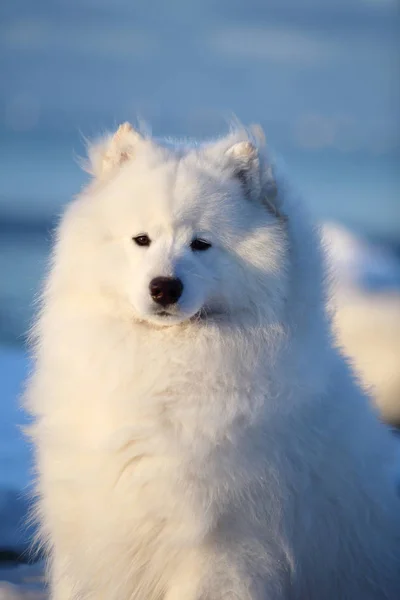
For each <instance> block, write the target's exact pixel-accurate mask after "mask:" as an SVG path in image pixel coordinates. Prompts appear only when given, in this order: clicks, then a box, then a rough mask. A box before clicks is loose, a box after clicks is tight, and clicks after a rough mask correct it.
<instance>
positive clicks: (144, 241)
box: [132, 234, 151, 246]
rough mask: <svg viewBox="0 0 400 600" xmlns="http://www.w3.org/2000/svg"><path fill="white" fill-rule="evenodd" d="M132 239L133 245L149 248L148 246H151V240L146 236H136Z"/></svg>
mask: <svg viewBox="0 0 400 600" xmlns="http://www.w3.org/2000/svg"><path fill="white" fill-rule="evenodd" d="M132 239H133V241H134V242H135V244H137V245H138V246H150V244H151V239H150V238H149V236H148V235H146V234H142V235H137V236H136V237H134V238H132Z"/></svg>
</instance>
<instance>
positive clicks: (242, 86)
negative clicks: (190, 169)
mask: <svg viewBox="0 0 400 600" xmlns="http://www.w3.org/2000/svg"><path fill="white" fill-rule="evenodd" d="M399 34H400V11H399V4H398V2H397V0H324V1H322V0H247V1H245V0H153V1H152V2H138V1H136V2H135V1H133V0H36V1H35V2H32V0H3V1H2V2H1V3H0V72H1V79H0V140H1V142H0V273H1V278H0V377H1V394H2V398H1V400H0V487H1V485H3V487H4V488H7V486H8V487H10V488H21V487H23V486H24V485H25V483H26V481H27V464H28V449H27V448H26V446H25V445H24V444H23V443H22V442H21V440H20V438H19V434H17V433H16V427H15V424H16V422H17V421H18V422H21V421H22V420H23V417H22V415H21V414H20V413H18V412H17V404H16V397H17V395H18V390H19V389H20V386H21V380H22V379H23V376H24V373H25V372H26V370H27V368H28V367H27V361H26V359H25V354H24V352H23V342H24V336H25V334H26V331H27V328H28V323H29V320H30V318H31V315H32V307H33V298H34V295H35V293H36V291H37V289H38V285H39V282H40V279H41V277H42V274H43V269H44V265H45V262H46V258H47V255H48V250H49V242H50V238H51V234H50V232H51V228H52V224H53V223H54V220H55V218H56V217H57V215H58V214H59V212H60V209H61V207H62V205H63V204H64V202H66V201H67V200H68V199H69V198H70V197H71V196H72V195H73V194H75V193H77V192H78V191H79V189H80V187H81V186H82V184H83V183H84V181H85V180H86V176H85V174H84V173H82V172H81V171H80V169H79V167H78V164H77V160H76V159H77V157H78V156H81V155H82V154H83V153H84V138H85V137H89V138H90V137H91V136H95V135H97V134H98V133H99V132H102V131H103V130H105V129H108V128H113V127H116V126H117V125H118V124H119V123H120V122H122V121H124V120H131V121H135V120H136V119H137V117H140V118H143V119H144V120H146V121H148V122H149V123H150V124H151V126H152V129H153V131H154V133H155V134H156V135H164V134H168V135H177V136H179V135H188V136H209V135H215V134H216V133H219V132H222V131H224V129H226V124H227V122H228V121H229V119H230V118H231V116H232V113H235V114H236V115H237V116H238V117H239V118H240V119H241V120H242V121H243V122H245V123H252V122H259V123H261V124H262V125H263V127H264V128H265V130H266V132H267V136H268V139H269V142H270V144H271V146H272V147H273V149H274V151H275V152H276V153H277V155H278V157H280V158H281V159H282V160H283V161H284V163H286V165H287V169H288V171H289V172H290V174H291V177H292V179H293V180H294V182H295V183H297V185H298V187H299V189H300V190H301V191H302V193H303V195H304V198H305V200H306V202H308V203H309V206H310V208H311V210H312V211H313V213H314V214H315V216H316V218H317V219H319V220H321V221H333V222H337V223H341V224H342V225H344V226H346V227H348V228H350V230H351V231H353V232H355V233H357V234H359V235H361V236H364V238H365V239H364V242H363V243H365V244H367V246H368V249H369V250H368V252H369V254H368V252H367V253H366V255H365V256H368V257H371V256H375V254H374V250H371V248H372V249H373V248H375V247H376V248H378V250H379V252H381V254H379V256H380V257H383V258H382V260H380V259H379V260H378V262H377V263H374V264H375V267H374V273H373V276H372V275H371V278H372V279H373V277H375V280H377V281H380V285H382V281H383V283H384V284H385V282H387V283H388V287H390V286H392V287H393V286H394V287H396V286H397V285H398V284H399V283H400V275H399V273H400V271H399V263H398V256H399V247H400V198H399V195H400V194H399V193H400V169H399V164H400V163H399V158H400V110H399V107H400V79H399V73H400V69H399V67H400V35H399ZM367 246H363V248H366V247H367ZM343 247H344V246H341V248H342V249H343ZM346 248H347V246H346ZM351 248H353V249H354V248H355V246H352V245H351V243H350V254H351V252H352V250H351ZM357 248H358V250H357V251H359V246H357ZM382 249H383V250H382ZM354 251H355V250H354ZM382 251H383V254H382ZM339 254H340V252H339ZM342 258H343V256H342ZM350 259H351V257H349V256H348V254H346V253H345V256H344V259H343V260H342V262H343V263H346V261H347V262H348V260H350ZM386 259H387V260H386ZM366 261H367V263H368V264H366V265H364V266H363V267H362V268H366V269H367V271H368V268H369V266H368V265H370V264H371V263H372V262H374V261H373V260H371V259H370V258H368V259H366ZM361 263H362V260H361ZM361 263H360V262H358V263H357V265H358V267H357V268H361V267H360V264H361ZM356 276H357V275H356V274H354V277H356ZM0 498H1V497H0ZM0 515H1V501H0ZM0 525H1V520H0ZM0 534H1V532H0ZM0 545H1V535H0Z"/></svg>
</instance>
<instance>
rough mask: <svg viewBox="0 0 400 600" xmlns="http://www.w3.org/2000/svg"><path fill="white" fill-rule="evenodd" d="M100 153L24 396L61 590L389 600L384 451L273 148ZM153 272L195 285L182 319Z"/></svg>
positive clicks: (105, 146) (72, 222)
mask: <svg viewBox="0 0 400 600" xmlns="http://www.w3.org/2000/svg"><path fill="white" fill-rule="evenodd" d="M90 156H91V157H92V171H93V173H94V174H95V178H94V180H93V181H92V182H91V183H90V185H89V186H88V187H87V188H86V189H85V190H84V191H83V192H82V193H81V194H80V195H79V196H78V198H77V199H75V200H74V201H73V202H72V203H71V204H70V205H69V206H68V208H67V209H66V212H65V214H64V216H63V219H62V221H61V224H60V226H59V229H58V236H57V242H56V244H55V249H54V254H53V261H52V268H51V271H50V274H49V277H48V281H47V285H46V288H45V291H44V294H43V305H42V311H41V314H40V316H39V319H38V321H37V324H36V327H35V329H34V333H33V339H34V352H35V359H36V368H35V371H34V374H33V376H32V378H31V381H30V383H29V386H28V391H27V398H26V406H27V407H28V410H29V411H30V412H31V414H32V415H33V416H34V420H35V423H34V425H33V427H32V430H31V435H32V438H33V441H34V444H35V447H36V460H37V471H38V481H37V494H38V511H37V512H38V516H39V520H40V525H41V534H42V540H43V542H44V543H45V544H46V547H47V550H48V555H49V578H50V585H51V590H52V599H53V600H78V599H79V600H89V599H90V600H224V599H225V600H228V599H229V600H233V599H236V600H339V599H340V600H379V599H381V600H383V599H386V600H397V599H398V598H399V597H400V570H399V566H400V511H399V500H398V497H397V496H396V489H395V467H396V464H395V463H396V455H395V447H394V440H392V438H391V435H390V433H389V432H388V431H387V430H386V429H385V427H384V426H383V425H381V424H380V423H379V422H378V419H377V417H376V416H375V414H374V413H373V410H372V409H371V408H370V403H369V399H368V398H367V397H366V396H365V395H364V394H363V393H362V392H361V391H360V389H359V387H358V386H357V384H356V383H355V381H354V377H353V375H352V373H351V371H350V369H349V368H348V366H347V364H346V362H345V360H344V359H343V357H342V356H341V355H340V354H339V352H338V351H337V350H336V348H335V345H334V343H333V341H332V338H331V333H330V319H329V315H328V314H327V311H326V309H325V291H324V287H325V286H324V277H323V273H324V268H323V264H322V263H323V261H322V252H321V250H320V244H319V238H318V234H317V232H316V231H315V230H314V229H313V227H312V226H311V225H310V223H309V221H308V219H307V217H306V216H305V215H304V214H303V211H302V208H301V204H300V203H299V201H298V199H297V197H296V196H295V195H294V194H293V192H292V191H291V190H290V189H289V188H288V186H287V184H286V183H285V182H284V181H283V180H282V181H280V180H279V178H278V180H276V176H275V175H274V171H273V169H272V166H271V164H270V162H269V158H268V153H267V152H266V150H265V148H264V145H263V140H262V136H261V135H257V134H256V132H253V133H252V132H251V131H247V130H244V129H243V130H242V129H238V130H235V131H233V132H232V133H231V134H230V135H228V136H227V137H226V138H223V139H221V140H217V141H215V142H210V143H207V144H199V145H196V144H185V143H183V144H182V143H179V144H178V143H176V144H172V143H171V142H168V143H167V142H165V143H161V142H156V141H155V140H153V139H151V138H146V137H142V136H141V135H139V134H138V133H137V132H135V131H133V130H132V129H131V128H130V127H129V126H127V125H125V126H123V127H122V128H120V129H119V130H118V132H117V133H116V134H115V135H114V136H113V137H110V138H107V139H106V140H105V141H104V142H103V143H101V144H100V145H99V146H96V148H95V149H92V150H91V152H90ZM141 233H142V234H143V233H146V234H148V235H149V237H150V238H151V240H152V244H151V246H150V247H138V246H137V245H135V243H134V242H133V241H132V237H133V236H137V235H138V234H141ZM195 236H198V237H201V238H204V239H206V240H207V241H209V242H210V243H211V244H212V247H211V248H210V249H209V250H207V251H204V252H197V253H196V252H193V251H192V250H191V249H190V242H191V240H192V239H193V237H195ZM158 275H163V276H169V275H174V276H178V277H180V278H181V279H182V281H183V284H184V291H183V295H182V298H181V300H180V301H179V303H178V305H177V306H176V308H175V309H174V310H172V309H171V313H170V316H161V315H158V314H156V309H157V306H156V305H155V303H154V302H153V301H152V300H151V298H150V295H149V291H148V285H149V281H150V279H151V278H152V277H155V276H158Z"/></svg>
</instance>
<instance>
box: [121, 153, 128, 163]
mask: <svg viewBox="0 0 400 600" xmlns="http://www.w3.org/2000/svg"><path fill="white" fill-rule="evenodd" d="M128 159H129V153H128V152H127V151H126V150H124V151H123V152H121V156H120V159H119V162H120V163H123V162H125V161H126V160H128Z"/></svg>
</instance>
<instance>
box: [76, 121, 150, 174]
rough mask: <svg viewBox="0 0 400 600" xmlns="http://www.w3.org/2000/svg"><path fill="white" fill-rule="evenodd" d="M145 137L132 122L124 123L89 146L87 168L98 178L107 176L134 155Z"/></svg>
mask: <svg viewBox="0 0 400 600" xmlns="http://www.w3.org/2000/svg"><path fill="white" fill-rule="evenodd" d="M143 139H144V138H143V136H142V135H141V134H140V133H139V132H138V131H136V130H135V129H134V128H133V127H132V125H131V124H130V123H123V124H122V125H120V126H119V127H118V129H117V131H116V132H115V133H114V134H112V135H110V136H107V137H105V138H103V139H102V140H100V141H98V142H95V143H94V144H92V145H90V146H89V151H88V158H89V160H88V165H86V170H87V171H88V172H89V173H90V174H91V175H94V176H95V177H97V178H98V179H104V178H106V177H107V176H108V175H109V174H110V173H111V172H112V171H114V170H115V169H116V168H117V167H118V166H120V165H122V164H123V163H124V162H126V161H127V160H129V159H130V158H132V157H133V156H134V154H135V149H136V147H137V145H138V144H139V143H140V142H141V141H142V140H143Z"/></svg>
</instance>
